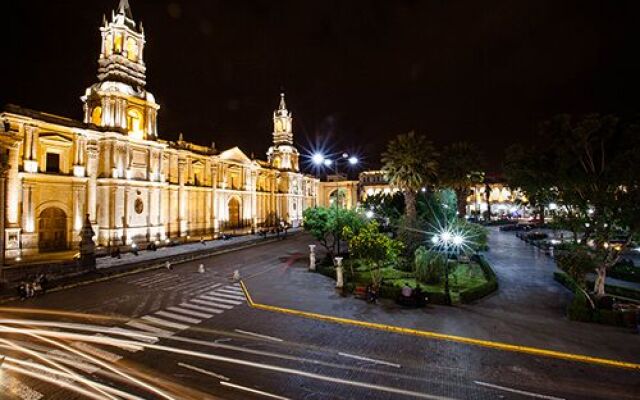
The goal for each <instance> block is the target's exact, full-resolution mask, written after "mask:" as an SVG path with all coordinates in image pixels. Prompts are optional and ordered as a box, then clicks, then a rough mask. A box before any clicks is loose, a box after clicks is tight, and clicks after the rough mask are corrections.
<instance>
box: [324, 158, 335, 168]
mask: <svg viewBox="0 0 640 400" xmlns="http://www.w3.org/2000/svg"><path fill="white" fill-rule="evenodd" d="M322 163H323V164H324V166H325V167H330V166H331V164H333V161H331V160H329V159H328V158H327V159H325V160H324V161H322Z"/></svg>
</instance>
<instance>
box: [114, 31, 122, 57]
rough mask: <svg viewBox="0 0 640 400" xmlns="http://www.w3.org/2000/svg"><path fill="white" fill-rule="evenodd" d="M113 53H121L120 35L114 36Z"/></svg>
mask: <svg viewBox="0 0 640 400" xmlns="http://www.w3.org/2000/svg"><path fill="white" fill-rule="evenodd" d="M113 44H114V46H113V51H115V52H116V53H122V34H121V33H118V34H116V40H115V41H114V43H113Z"/></svg>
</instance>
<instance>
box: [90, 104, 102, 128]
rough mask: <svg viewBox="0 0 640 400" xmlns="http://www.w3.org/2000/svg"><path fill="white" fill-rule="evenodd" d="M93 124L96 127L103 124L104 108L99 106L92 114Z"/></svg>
mask: <svg viewBox="0 0 640 400" xmlns="http://www.w3.org/2000/svg"><path fill="white" fill-rule="evenodd" d="M91 123H92V124H94V125H101V124H102V107H100V106H98V107H96V108H94V109H93V111H92V112H91Z"/></svg>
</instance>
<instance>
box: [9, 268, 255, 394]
mask: <svg viewBox="0 0 640 400" xmlns="http://www.w3.org/2000/svg"><path fill="white" fill-rule="evenodd" d="M151 278H152V277H148V278H145V279H144V280H140V281H141V282H144V283H147V284H149V283H151V284H153V282H157V281H154V280H153V279H151ZM194 294H195V296H193V297H191V298H189V299H187V300H185V299H182V300H180V301H181V302H180V303H178V304H171V305H169V306H167V307H165V308H163V309H161V310H158V311H155V312H151V313H150V314H147V315H142V316H140V317H139V318H136V319H132V320H129V321H126V322H125V323H124V326H114V327H104V330H103V331H102V332H99V333H94V334H93V336H94V337H97V338H104V339H105V340H109V339H110V338H122V339H125V340H130V341H133V342H137V343H140V346H137V343H136V345H118V344H117V343H116V344H115V345H114V344H109V345H107V344H105V343H100V341H99V340H97V342H93V341H92V340H87V341H73V342H71V343H70V344H69V347H68V348H67V349H60V348H53V347H51V348H50V347H47V346H45V345H41V344H35V343H30V342H21V343H22V344H23V345H24V347H26V348H28V349H29V351H31V352H32V354H33V355H36V354H41V355H42V356H44V357H46V358H48V359H51V360H54V361H56V362H58V363H60V364H64V365H66V366H69V367H73V368H74V369H75V370H78V371H80V372H82V373H84V374H88V375H92V376H93V375H96V374H101V375H107V376H108V375H109V374H112V373H111V372H110V371H107V370H105V365H111V364H113V365H116V364H115V363H117V362H118V361H120V360H122V359H123V358H125V357H126V356H127V354H131V353H136V352H139V351H144V344H145V343H156V342H158V341H159V340H161V339H162V338H168V337H171V336H173V335H176V334H178V333H179V332H181V331H185V330H187V329H190V328H192V327H194V326H196V325H198V324H200V323H202V322H203V321H205V320H208V319H211V318H216V317H219V316H220V315H222V314H224V313H225V312H227V311H229V310H232V309H233V308H234V307H236V306H238V305H241V304H243V303H244V302H245V301H246V299H245V296H244V293H243V291H242V289H241V288H240V286H239V284H237V283H235V284H227V285H225V284H222V283H216V284H211V283H210V282H209V283H208V285H207V286H206V287H200V288H197V289H196V290H195V293H194ZM119 350H122V351H119ZM77 351H79V352H81V353H82V354H85V355H87V357H81V356H80V355H79V354H75V353H76V352H77ZM91 358H93V362H92V360H91ZM16 362H18V361H16ZM26 362H27V363H32V362H33V363H39V360H37V359H36V358H35V357H31V358H29V359H27V360H26ZM105 363H106V364H105ZM30 368H31V369H29V368H27V367H25V368H24V369H25V370H29V371H31V372H36V370H35V369H33V367H30ZM38 373H42V371H40V372H38ZM19 375H20V374H19V373H18V374H16V375H14V376H11V377H10V378H9V379H0V392H5V393H7V394H11V395H12V398H17V399H21V400H40V399H42V398H44V397H45V395H44V394H43V393H42V391H43V389H42V387H44V383H43V382H35V381H36V380H35V379H33V378H29V377H27V376H19ZM45 375H46V374H45ZM48 376H49V377H50V378H51V379H59V380H63V381H65V382H66V381H70V380H71V378H60V376H57V377H56V376H55V375H51V374H48ZM27 380H29V382H27ZM32 380H34V383H33V385H32V384H31V381H32ZM0 398H3V397H2V396H0Z"/></svg>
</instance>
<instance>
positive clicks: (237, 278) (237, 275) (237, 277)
mask: <svg viewBox="0 0 640 400" xmlns="http://www.w3.org/2000/svg"><path fill="white" fill-rule="evenodd" d="M233 281H234V282H240V271H238V270H237V269H236V270H235V271H233Z"/></svg>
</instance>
